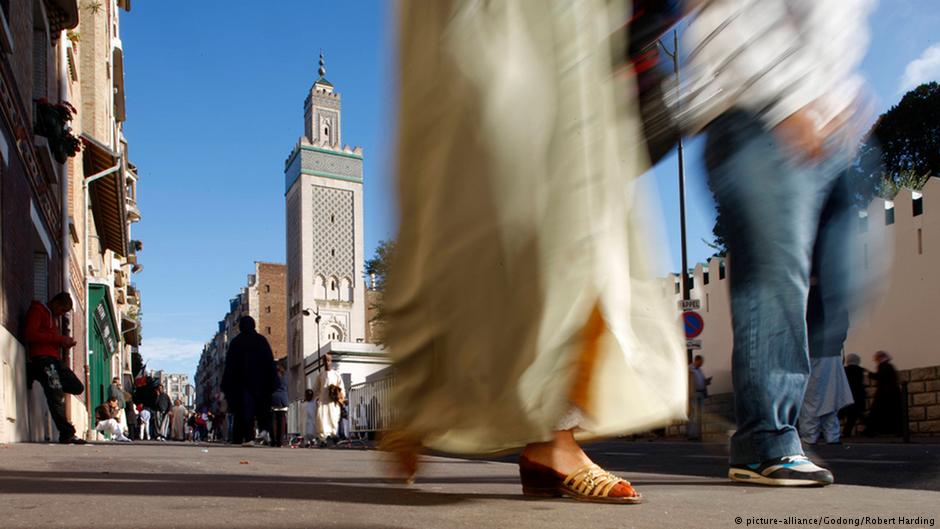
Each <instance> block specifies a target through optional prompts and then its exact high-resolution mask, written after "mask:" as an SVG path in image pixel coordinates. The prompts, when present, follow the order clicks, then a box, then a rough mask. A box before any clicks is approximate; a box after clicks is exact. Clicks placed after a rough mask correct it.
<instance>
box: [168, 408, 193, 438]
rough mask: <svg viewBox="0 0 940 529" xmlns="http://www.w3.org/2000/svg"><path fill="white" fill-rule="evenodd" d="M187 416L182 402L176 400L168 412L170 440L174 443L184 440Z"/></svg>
mask: <svg viewBox="0 0 940 529" xmlns="http://www.w3.org/2000/svg"><path fill="white" fill-rule="evenodd" d="M188 416H189V410H187V409H186V407H185V406H183V401H181V400H180V399H176V400H175V401H174V402H173V409H171V410H170V438H171V439H173V440H174V441H185V440H186V419H187V418H188Z"/></svg>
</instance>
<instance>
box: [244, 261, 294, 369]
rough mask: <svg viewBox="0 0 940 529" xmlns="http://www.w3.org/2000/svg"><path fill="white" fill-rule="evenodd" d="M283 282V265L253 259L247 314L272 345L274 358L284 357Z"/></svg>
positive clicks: (285, 323) (284, 269) (284, 300)
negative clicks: (253, 268)
mask: <svg viewBox="0 0 940 529" xmlns="http://www.w3.org/2000/svg"><path fill="white" fill-rule="evenodd" d="M286 285H287V266H286V265H283V264H278V263H264V262H260V261H259V262H255V273H254V274H251V275H250V276H248V289H247V294H248V313H249V314H250V315H251V317H253V318H254V319H255V323H257V325H258V332H259V333H261V334H263V335H264V337H265V338H267V339H268V343H270V344H271V350H272V351H273V352H274V359H275V360H280V359H281V358H284V357H285V356H287V320H286V316H287V292H286ZM237 323H238V322H236V328H237Z"/></svg>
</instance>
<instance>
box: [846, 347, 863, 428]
mask: <svg viewBox="0 0 940 529" xmlns="http://www.w3.org/2000/svg"><path fill="white" fill-rule="evenodd" d="M861 362H862V359H861V358H859V356H858V355H857V354H855V353H852V354H849V355H848V356H846V357H845V378H846V379H847V380H848V381H849V388H850V389H851V390H852V400H853V401H854V402H853V403H852V404H850V405H849V406H846V407H845V408H844V409H843V410H842V414H843V415H844V416H845V426H844V427H843V428H842V436H843V437H849V436H851V435H853V434H854V431H855V425H856V423H858V420H859V419H861V418H862V417H863V416H864V415H865V408H866V406H865V400H866V397H867V396H866V395H865V368H863V367H862V366H861V365H860V364H861Z"/></svg>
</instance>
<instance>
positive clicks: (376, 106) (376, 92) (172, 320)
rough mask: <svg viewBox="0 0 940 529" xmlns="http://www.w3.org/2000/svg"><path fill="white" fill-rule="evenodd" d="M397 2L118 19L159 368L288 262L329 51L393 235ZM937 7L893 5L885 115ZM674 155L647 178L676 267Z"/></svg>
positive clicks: (142, 283) (693, 239)
mask: <svg viewBox="0 0 940 529" xmlns="http://www.w3.org/2000/svg"><path fill="white" fill-rule="evenodd" d="M392 5H393V4H392V2H384V1H378V0H357V1H355V2H348V1H339V0H337V1H333V2H326V1H322V0H317V1H310V0H290V1H288V0H279V1H277V2H267V3H264V4H259V3H257V2H244V1H231V2H226V3H225V8H224V9H223V8H218V7H215V8H210V7H209V6H208V5H207V4H205V3H202V2H190V1H183V0H161V1H160V2H136V3H134V7H133V11H131V12H130V13H125V14H122V22H121V24H122V27H121V36H122V41H123V47H124V52H125V83H126V91H127V107H128V120H127V123H126V125H125V134H126V136H127V137H128V142H129V145H130V147H129V152H130V158H131V160H132V161H133V162H134V163H136V164H137V166H138V167H139V169H140V176H141V180H140V186H139V189H138V200H139V204H140V207H141V210H142V213H143V220H142V221H141V222H140V223H139V224H137V225H135V226H134V228H133V230H134V231H133V237H134V238H136V239H141V240H142V241H143V242H144V251H143V252H142V253H141V255H140V259H141V262H142V263H144V265H145V270H144V271H143V272H142V273H140V274H139V275H138V277H137V283H138V285H139V287H140V289H141V294H142V301H143V305H142V313H143V323H144V327H143V337H144V340H143V345H142V347H141V349H142V352H143V354H144V357H145V359H147V361H148V364H149V366H150V367H152V368H158V369H159V368H162V369H168V370H171V371H180V372H187V373H190V374H192V373H193V372H194V370H195V365H196V362H197V360H198V355H199V352H200V350H201V348H202V344H203V343H204V342H206V341H207V340H209V339H210V338H211V337H212V334H213V332H214V330H215V328H216V322H217V321H218V320H219V319H220V318H221V317H222V316H223V315H224V314H225V312H226V310H227V309H228V300H229V299H230V298H232V297H233V296H234V295H235V294H237V292H238V291H239V289H240V288H241V287H242V286H244V284H245V281H246V276H247V274H249V273H251V272H252V271H253V269H254V264H253V263H254V261H256V260H259V261H276V262H283V261H284V259H285V258H284V248H285V241H284V177H283V163H284V159H285V158H286V157H287V155H288V154H289V153H290V150H291V148H292V147H293V145H294V144H295V142H296V141H297V139H298V138H299V137H300V135H301V134H302V133H303V101H304V97H305V96H306V93H307V91H308V90H309V88H310V85H311V84H312V83H313V81H314V80H315V79H316V69H317V56H318V54H319V52H320V50H323V52H324V54H325V55H326V61H327V75H326V77H327V78H328V79H329V80H330V81H331V82H332V83H333V84H334V85H335V86H336V89H337V90H338V91H339V92H340V93H341V94H342V96H343V141H344V142H345V143H348V144H350V145H359V146H362V147H363V149H364V150H365V157H366V158H365V230H366V231H365V241H366V257H368V256H371V254H372V251H373V249H374V247H375V245H376V244H377V242H378V241H380V240H382V239H386V238H389V237H391V236H392V235H393V233H394V223H395V220H394V209H393V208H394V206H393V202H394V198H393V194H392V185H391V184H392V177H393V173H392V171H391V165H390V164H391V161H392V160H391V157H390V154H391V149H392V147H393V144H394V134H393V126H392V125H393V115H394V108H393V106H394V84H395V81H394V79H395V74H396V72H395V71H394V42H393V36H392V19H391V15H392ZM938 26H940V6H938V5H937V3H936V1H935V0H881V3H880V6H879V8H878V11H877V12H876V14H875V16H874V17H873V18H872V47H871V49H870V51H869V54H868V56H867V58H866V60H865V62H864V64H863V67H862V69H863V73H864V74H865V75H866V76H867V77H868V79H869V81H870V83H871V88H872V92H873V95H874V96H875V98H876V101H877V109H878V111H879V112H881V111H884V110H886V109H887V108H888V107H890V105H892V104H894V103H896V102H897V100H898V99H899V97H900V95H901V94H902V93H903V88H904V87H905V86H907V85H910V84H911V83H917V82H922V81H927V80H936V79H938V78H940V36H938V34H937V33H936V31H935V28H936V27H938ZM699 143H700V142H694V141H693V142H691V144H690V145H688V149H687V150H686V171H687V175H688V187H687V192H688V225H689V237H688V239H689V260H690V264H692V263H695V262H696V261H698V260H701V259H704V258H706V257H707V256H708V255H710V254H711V253H712V250H711V249H710V248H708V247H707V246H706V245H705V244H704V243H703V242H702V239H703V238H704V239H708V240H710V238H711V227H712V225H713V223H714V210H713V205H712V202H711V199H710V197H709V194H708V192H707V189H706V188H705V184H704V179H703V178H702V171H701V168H700V163H699V161H698V158H699V156H698V155H699V152H700V145H699ZM675 171H676V169H675V158H674V157H670V158H667V159H666V160H664V161H663V163H661V164H660V165H659V166H657V167H656V168H654V171H653V172H651V173H650V174H649V175H647V176H646V177H645V178H646V179H647V181H648V182H649V184H650V186H655V189H657V190H658V193H659V196H660V199H661V200H662V202H663V204H662V211H663V214H664V215H665V219H666V223H665V230H666V234H667V236H668V239H669V240H668V247H669V249H670V251H671V253H672V257H673V258H672V264H671V265H665V266H664V267H663V273H665V272H667V271H670V270H677V269H678V268H679V265H678V258H679V249H678V240H679V235H678V229H679V228H678V213H677V206H676V205H675V203H676V199H675V197H676V196H677V189H676V187H677V186H676V182H675V174H676V172H675Z"/></svg>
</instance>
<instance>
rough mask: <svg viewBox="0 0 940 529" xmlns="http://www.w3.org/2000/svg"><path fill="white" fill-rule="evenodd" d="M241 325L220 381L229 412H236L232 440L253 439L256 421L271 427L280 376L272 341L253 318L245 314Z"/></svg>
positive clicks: (230, 346)
mask: <svg viewBox="0 0 940 529" xmlns="http://www.w3.org/2000/svg"><path fill="white" fill-rule="evenodd" d="M238 329H239V334H238V336H236V337H235V338H234V339H233V340H232V343H231V344H230V345H229V348H228V352H227V353H226V355H225V371H224V372H223V374H222V384H221V387H222V391H223V392H224V393H225V398H226V400H227V402H228V407H229V412H231V413H233V414H234V416H235V419H234V424H233V428H232V429H233V432H232V443H233V444H242V443H245V442H247V441H251V440H252V439H253V437H254V433H253V432H254V426H255V423H256V422H257V426H258V430H259V431H265V430H268V431H269V430H270V428H271V394H272V393H273V392H274V387H275V384H276V378H277V373H276V372H275V370H274V353H272V352H271V345H270V344H268V340H267V339H265V337H264V336H262V335H260V334H258V332H257V331H255V320H254V318H252V317H251V316H244V317H242V318H241V320H239V322H238Z"/></svg>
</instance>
